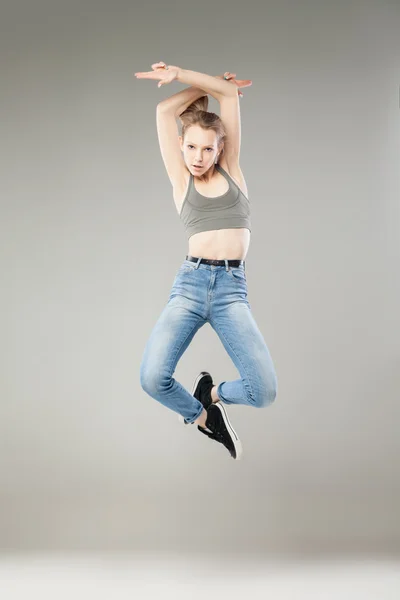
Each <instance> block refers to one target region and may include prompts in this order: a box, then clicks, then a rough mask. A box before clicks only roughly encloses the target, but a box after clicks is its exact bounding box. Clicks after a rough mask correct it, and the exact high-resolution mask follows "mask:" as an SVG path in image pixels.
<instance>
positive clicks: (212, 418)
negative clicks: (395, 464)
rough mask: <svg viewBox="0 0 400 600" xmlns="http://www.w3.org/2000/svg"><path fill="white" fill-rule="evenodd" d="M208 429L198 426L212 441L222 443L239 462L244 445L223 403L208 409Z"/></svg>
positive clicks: (215, 404) (217, 403)
mask: <svg viewBox="0 0 400 600" xmlns="http://www.w3.org/2000/svg"><path fill="white" fill-rule="evenodd" d="M206 427H207V429H205V428H204V427H201V426H200V425H197V429H198V430H199V431H201V433H204V434H205V435H208V437H210V438H211V439H213V440H215V441H217V442H220V443H221V444H223V445H224V446H225V448H227V449H228V450H229V453H230V455H231V456H232V458H234V459H236V460H239V459H240V457H241V456H242V443H241V441H240V440H239V438H238V436H237V434H236V431H235V430H234V429H233V427H232V425H231V424H230V422H229V419H228V415H227V414H226V410H225V408H224V407H223V405H222V402H216V403H214V404H211V405H210V406H209V407H208V409H207V419H206Z"/></svg>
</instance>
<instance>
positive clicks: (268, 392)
mask: <svg viewBox="0 0 400 600" xmlns="http://www.w3.org/2000/svg"><path fill="white" fill-rule="evenodd" d="M277 391H278V389H277V385H276V384H274V385H269V386H268V387H265V388H264V389H263V390H260V391H259V392H258V393H257V394H256V395H255V396H254V397H253V405H254V406H255V407H256V408H266V407H267V406H269V405H270V404H272V403H273V402H274V401H275V399H276V395H277Z"/></svg>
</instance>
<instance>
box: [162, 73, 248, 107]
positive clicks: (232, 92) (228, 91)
mask: <svg viewBox="0 0 400 600" xmlns="http://www.w3.org/2000/svg"><path fill="white" fill-rule="evenodd" d="M169 68H177V69H178V75H177V77H176V79H177V81H180V82H181V83H186V84H187V85H193V86H195V87H197V88H200V89H202V90H204V91H205V92H207V94H210V96H213V97H214V98H215V99H216V100H218V101H219V102H220V101H221V98H226V97H228V96H233V97H235V98H236V97H237V88H236V87H235V86H234V85H232V83H229V81H226V80H225V79H220V78H218V77H214V76H213V75H207V74H206V73H198V72H197V71H189V70H188V69H182V68H181V67H173V66H171V67H169Z"/></svg>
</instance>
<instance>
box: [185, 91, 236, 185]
mask: <svg viewBox="0 0 400 600" xmlns="http://www.w3.org/2000/svg"><path fill="white" fill-rule="evenodd" d="M207 108H208V96H202V97H201V98H198V99H197V100H195V101H194V102H192V104H190V106H188V107H187V108H186V110H184V111H183V113H182V114H180V115H179V118H180V121H181V123H182V131H181V136H182V139H184V137H185V133H186V131H187V130H188V129H189V127H191V126H192V125H199V127H201V128H202V129H206V130H207V129H212V130H213V131H215V133H216V134H217V140H218V145H219V144H220V143H221V142H223V141H225V138H226V131H225V127H224V124H223V122H222V120H221V117H220V116H219V115H217V114H216V113H214V112H208V110H207ZM223 152H224V149H223V148H222V149H221V152H220V153H219V155H218V159H217V162H219V160H220V158H221V156H222V154H223ZM213 170H214V167H213V166H212V167H210V169H208V171H207V172H206V173H204V174H203V175H202V176H200V177H199V179H200V180H202V181H208V180H209V178H210V176H211V175H212V173H213Z"/></svg>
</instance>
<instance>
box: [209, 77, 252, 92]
mask: <svg viewBox="0 0 400 600" xmlns="http://www.w3.org/2000/svg"><path fill="white" fill-rule="evenodd" d="M216 77H217V79H225V80H226V81H229V82H230V83H234V84H235V85H237V87H238V88H241V87H249V85H252V83H253V82H252V80H251V79H235V77H236V73H230V72H229V71H225V73H224V75H223V76H222V75H216ZM238 94H239V96H243V94H242V92H241V91H240V90H238Z"/></svg>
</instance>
